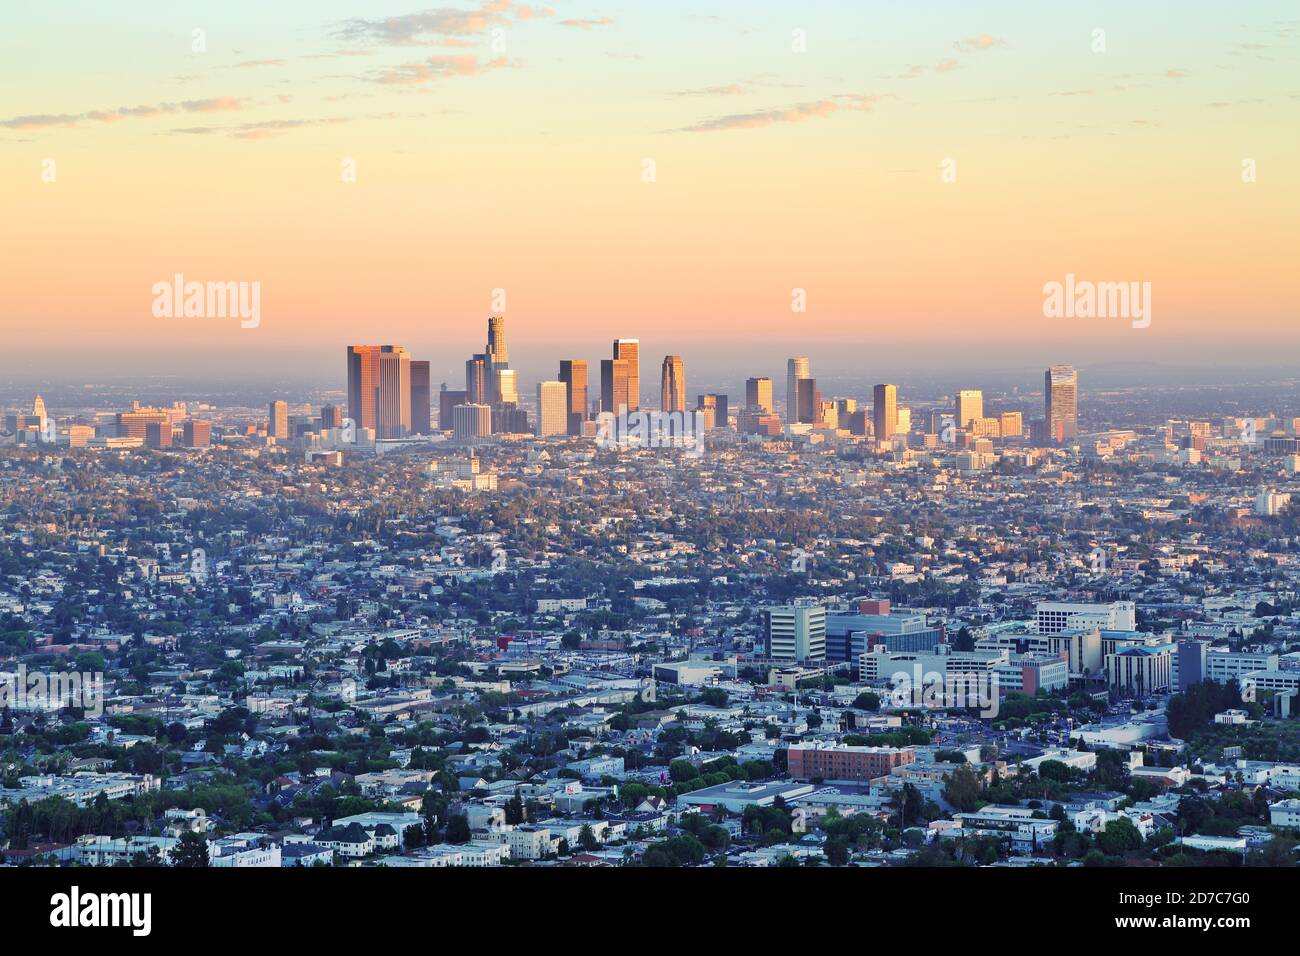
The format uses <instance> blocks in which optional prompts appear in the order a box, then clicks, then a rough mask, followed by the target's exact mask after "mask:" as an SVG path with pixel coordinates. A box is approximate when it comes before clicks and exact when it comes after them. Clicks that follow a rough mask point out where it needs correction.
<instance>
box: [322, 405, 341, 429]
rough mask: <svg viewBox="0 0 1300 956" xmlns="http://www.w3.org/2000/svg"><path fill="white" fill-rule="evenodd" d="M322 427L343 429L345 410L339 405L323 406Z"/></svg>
mask: <svg viewBox="0 0 1300 956" xmlns="http://www.w3.org/2000/svg"><path fill="white" fill-rule="evenodd" d="M320 427H321V428H342V427H343V409H341V408H339V407H338V406H337V405H322V406H321V407H320Z"/></svg>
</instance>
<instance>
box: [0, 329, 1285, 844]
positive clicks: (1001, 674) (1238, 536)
mask: <svg viewBox="0 0 1300 956" xmlns="http://www.w3.org/2000/svg"><path fill="white" fill-rule="evenodd" d="M458 368H459V364H457V369H458ZM641 372H642V362H641V355H640V343H639V341H638V340H636V339H629V338H620V339H616V340H614V343H613V350H612V354H611V356H610V358H606V359H603V360H600V361H599V363H598V365H595V366H593V369H592V376H591V378H590V380H589V377H588V364H587V362H586V361H585V360H581V359H565V360H563V361H561V362H560V363H559V367H558V374H557V377H556V378H555V379H554V380H549V381H542V382H539V383H537V384H536V388H535V391H533V392H531V393H529V394H528V395H527V401H523V400H521V389H520V386H519V383H518V382H517V381H516V373H515V370H514V369H513V368H512V367H511V365H510V362H509V355H508V350H507V347H506V323H505V320H504V319H503V318H502V317H500V316H494V317H492V318H491V319H489V322H488V335H487V343H486V346H485V348H484V350H483V352H481V353H479V354H475V355H473V356H472V357H470V358H469V359H468V361H467V362H466V363H465V381H464V383H463V386H462V383H460V382H459V381H458V382H456V383H455V385H456V386H458V387H454V388H449V387H448V385H446V384H443V385H441V387H440V388H438V389H437V390H435V389H433V388H431V383H430V363H429V362H427V361H418V360H415V359H414V358H413V357H412V355H411V354H410V352H408V350H407V349H405V348H403V347H401V346H397V345H354V346H351V347H348V348H347V349H346V379H345V381H346V386H345V389H344V387H343V385H342V383H343V381H344V380H343V379H340V382H339V383H337V384H336V388H338V389H339V390H338V392H337V394H338V397H337V398H336V399H334V400H333V401H332V402H321V403H319V404H312V405H309V404H306V403H302V402H296V403H290V402H288V401H286V400H284V399H276V400H273V401H270V402H269V403H268V404H267V405H266V406H261V407H247V406H243V405H221V404H215V403H213V404H209V403H204V402H197V401H192V400H186V399H179V400H176V401H174V402H173V404H171V405H166V404H162V405H160V406H158V407H152V406H146V405H143V404H141V403H140V402H134V403H131V404H130V405H129V406H126V407H118V408H102V407H75V408H52V407H48V408H47V406H46V402H45V401H44V400H43V399H42V398H41V397H39V396H38V397H36V399H35V400H34V401H32V400H31V398H30V394H31V393H30V392H29V393H27V395H28V397H27V398H25V399H24V403H23V411H20V412H17V413H13V412H11V413H9V414H7V415H6V417H5V419H4V423H3V424H4V427H3V430H0V773H2V774H3V777H2V779H0V866H3V867H6V868H15V867H25V866H187V867H189V866H213V867H223V866H229V867H292V866H311V867H453V866H650V867H675V866H701V865H707V866H998V867H1019V866H1107V865H1183V866H1252V865H1263V866H1294V865H1295V864H1296V862H1297V855H1296V851H1297V837H1298V836H1300V722H1298V721H1300V713H1298V712H1300V695H1298V692H1300V599H1298V598H1297V591H1298V588H1297V582H1298V581H1300V556H1298V555H1297V547H1296V544H1297V541H1298V540H1300V497H1296V498H1295V501H1296V504H1295V505H1293V504H1292V498H1293V495H1298V494H1300V436H1298V428H1300V417H1289V416H1288V414H1287V409H1285V408H1277V407H1274V408H1256V409H1243V408H1241V407H1240V405H1239V404H1234V405H1233V406H1232V407H1231V408H1230V409H1226V408H1222V407H1213V406H1209V407H1205V408H1203V409H1202V410H1200V411H1199V412H1198V413H1197V414H1195V415H1189V414H1185V413H1179V414H1169V413H1168V412H1169V409H1168V408H1167V407H1165V406H1162V405H1161V403H1159V402H1156V401H1151V402H1144V401H1143V400H1141V399H1140V398H1135V399H1134V400H1133V402H1131V403H1130V407H1129V410H1128V412H1126V416H1127V417H1126V418H1125V419H1124V422H1123V424H1119V423H1118V420H1116V419H1114V418H1112V417H1108V415H1109V412H1108V409H1110V408H1114V407H1118V404H1119V400H1117V399H1116V398H1114V397H1113V396H1111V397H1108V398H1107V399H1106V400H1105V401H1102V400H1096V401H1088V400H1087V398H1088V396H1085V395H1084V393H1083V392H1081V391H1080V376H1079V374H1078V373H1077V372H1076V370H1075V369H1074V368H1072V367H1069V366H1065V365H1057V366H1053V367H1051V368H1049V369H1047V370H1045V371H1044V372H1042V373H1041V376H1042V377H1041V379H1039V380H1038V381H1041V392H1039V391H1037V388H1038V387H1039V386H1038V382H1037V381H1036V382H1035V383H1034V384H1033V385H1031V386H1029V387H1028V388H1026V389H1024V390H1017V391H1015V392H1014V393H1013V392H991V393H990V394H989V396H988V397H989V401H988V407H986V403H985V393H984V391H983V390H977V389H975V388H967V387H964V386H966V385H967V384H970V383H969V382H953V383H952V385H953V386H954V389H953V390H952V391H949V392H948V393H947V394H944V395H939V394H936V395H932V396H927V395H925V394H923V392H922V391H921V390H919V389H915V390H911V391H909V389H908V387H907V386H906V385H895V384H891V383H881V384H874V385H872V384H864V385H863V386H862V387H861V394H860V396H857V397H827V396H824V395H823V394H822V391H821V389H820V388H819V386H818V381H817V378H816V377H815V376H814V375H813V371H812V368H811V363H810V362H809V360H808V359H807V358H798V357H796V358H791V359H789V360H788V362H787V363H786V369H785V377H784V379H783V380H782V379H780V378H778V379H777V381H776V383H775V385H779V386H781V387H782V388H779V389H778V388H776V387H774V380H773V379H772V378H768V377H763V376H755V377H752V378H749V379H748V381H747V382H746V383H745V386H744V395H743V397H742V396H740V395H739V394H736V395H735V396H730V395H727V394H722V393H720V392H715V393H709V394H699V395H696V396H694V401H693V402H691V401H688V398H687V385H686V363H685V362H684V360H683V359H682V357H681V356H677V355H669V356H666V357H664V358H663V360H662V364H661V365H660V376H659V378H660V388H659V393H658V401H657V402H649V403H647V405H646V406H643V405H642V396H643V393H644V392H649V391H651V390H650V389H643V388H642V384H641ZM457 375H459V372H458V371H457ZM1085 379H1086V376H1085ZM1139 384H1140V383H1139ZM778 393H781V394H783V401H782V402H781V403H780V404H778V403H777V402H776V401H775V397H774V396H775V395H776V394H778ZM49 394H51V393H50V392H49V391H46V395H47V396H48V395H49ZM1130 394H1131V395H1134V396H1138V395H1140V394H1141V393H1140V389H1138V388H1136V387H1135V390H1134V391H1133V392H1131V393H1130ZM900 397H902V398H904V399H906V400H907V402H908V404H902V403H901V402H900ZM1081 403H1082V405H1083V408H1084V414H1081V413H1080V405H1081ZM1134 403H1136V404H1135V405H1134ZM51 404H53V403H51ZM124 404H125V403H124ZM1134 407H1136V408H1137V410H1136V411H1134V410H1133V409H1134ZM1291 414H1292V415H1294V414H1296V410H1295V409H1292V410H1291ZM1090 417H1091V418H1092V419H1093V421H1089V418H1090Z"/></svg>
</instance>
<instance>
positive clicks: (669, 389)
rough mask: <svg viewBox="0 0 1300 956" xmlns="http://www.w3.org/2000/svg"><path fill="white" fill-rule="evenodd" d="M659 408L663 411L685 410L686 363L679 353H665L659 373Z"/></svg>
mask: <svg viewBox="0 0 1300 956" xmlns="http://www.w3.org/2000/svg"><path fill="white" fill-rule="evenodd" d="M659 396H660V397H659V408H660V409H661V410H662V411H665V412H684V411H686V363H685V362H683V361H682V357H681V356H680V355H665V356H664V364H663V370H662V371H661V373H660V375H659Z"/></svg>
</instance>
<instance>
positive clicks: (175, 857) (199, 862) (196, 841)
mask: <svg viewBox="0 0 1300 956" xmlns="http://www.w3.org/2000/svg"><path fill="white" fill-rule="evenodd" d="M168 856H170V857H171V861H172V866H210V865H211V859H210V858H209V856H208V838H207V837H205V836H204V835H203V834H202V833H192V832H189V831H187V832H185V833H182V834H181V836H180V839H179V840H177V841H176V845H175V846H173V847H172V848H171V851H170V852H169V853H168Z"/></svg>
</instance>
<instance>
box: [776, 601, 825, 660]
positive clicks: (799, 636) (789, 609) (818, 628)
mask: <svg viewBox="0 0 1300 956" xmlns="http://www.w3.org/2000/svg"><path fill="white" fill-rule="evenodd" d="M763 618H764V622H765V630H766V632H767V633H766V639H767V656H768V657H770V658H772V659H773V660H786V661H824V660H826V608H824V607H821V606H820V605H816V604H792V605H786V606H783V607H769V608H766V609H764V611H763Z"/></svg>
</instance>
